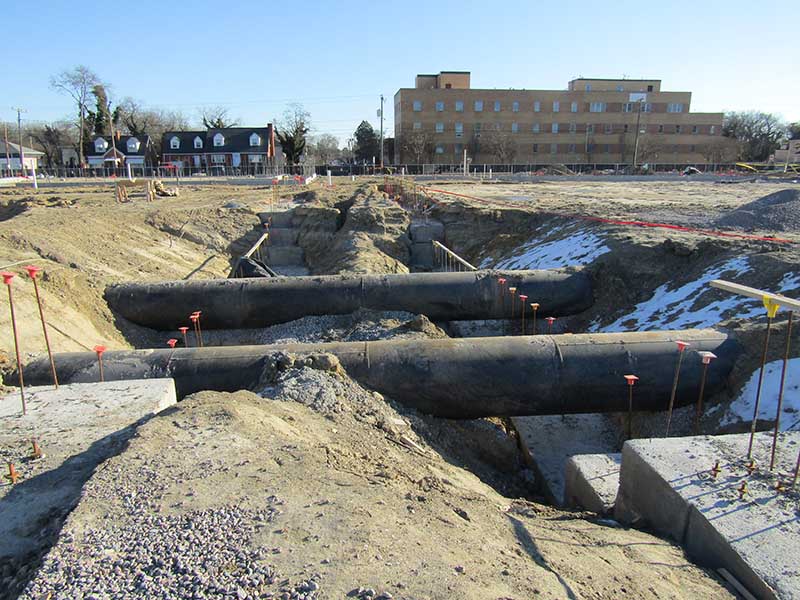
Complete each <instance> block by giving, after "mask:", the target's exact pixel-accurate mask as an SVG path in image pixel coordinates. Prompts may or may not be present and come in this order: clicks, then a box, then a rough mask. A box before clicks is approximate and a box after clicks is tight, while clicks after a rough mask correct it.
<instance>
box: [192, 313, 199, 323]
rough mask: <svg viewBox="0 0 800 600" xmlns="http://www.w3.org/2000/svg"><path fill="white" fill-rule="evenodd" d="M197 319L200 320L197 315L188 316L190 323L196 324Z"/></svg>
mask: <svg viewBox="0 0 800 600" xmlns="http://www.w3.org/2000/svg"><path fill="white" fill-rule="evenodd" d="M199 318H200V316H199V315H194V314H193V315H189V320H190V321H191V322H192V323H196V322H197V319H199Z"/></svg>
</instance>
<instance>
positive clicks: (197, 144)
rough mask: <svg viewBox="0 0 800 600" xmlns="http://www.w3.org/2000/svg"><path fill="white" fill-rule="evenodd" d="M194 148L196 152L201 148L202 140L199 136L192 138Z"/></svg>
mask: <svg viewBox="0 0 800 600" xmlns="http://www.w3.org/2000/svg"><path fill="white" fill-rule="evenodd" d="M194 147H195V148H196V149H198V150H199V149H200V148H202V147H203V139H202V138H201V137H200V136H199V135H198V136H196V137H195V138H194Z"/></svg>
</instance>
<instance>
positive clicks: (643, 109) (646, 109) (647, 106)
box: [639, 102, 653, 112]
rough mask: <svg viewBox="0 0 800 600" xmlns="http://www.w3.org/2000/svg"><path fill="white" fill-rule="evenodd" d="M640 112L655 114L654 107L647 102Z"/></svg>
mask: <svg viewBox="0 0 800 600" xmlns="http://www.w3.org/2000/svg"><path fill="white" fill-rule="evenodd" d="M639 110H640V111H642V112H653V105H652V104H651V103H650V102H645V103H644V104H642V107H641V108H640V109H639Z"/></svg>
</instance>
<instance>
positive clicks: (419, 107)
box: [414, 100, 422, 112]
mask: <svg viewBox="0 0 800 600" xmlns="http://www.w3.org/2000/svg"><path fill="white" fill-rule="evenodd" d="M420 111H422V100H414V112H420Z"/></svg>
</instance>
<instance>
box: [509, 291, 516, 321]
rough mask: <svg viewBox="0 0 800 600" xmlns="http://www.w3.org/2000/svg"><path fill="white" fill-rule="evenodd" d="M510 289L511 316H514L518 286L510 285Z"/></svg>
mask: <svg viewBox="0 0 800 600" xmlns="http://www.w3.org/2000/svg"><path fill="white" fill-rule="evenodd" d="M508 291H509V292H510V293H511V318H512V319H513V318H514V296H516V294H517V288H515V287H510V288H508Z"/></svg>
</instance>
